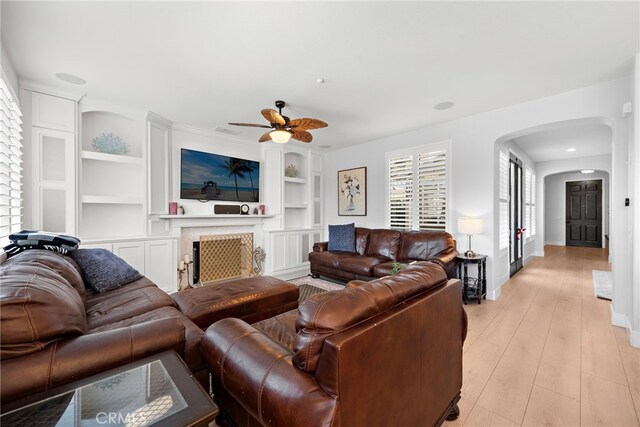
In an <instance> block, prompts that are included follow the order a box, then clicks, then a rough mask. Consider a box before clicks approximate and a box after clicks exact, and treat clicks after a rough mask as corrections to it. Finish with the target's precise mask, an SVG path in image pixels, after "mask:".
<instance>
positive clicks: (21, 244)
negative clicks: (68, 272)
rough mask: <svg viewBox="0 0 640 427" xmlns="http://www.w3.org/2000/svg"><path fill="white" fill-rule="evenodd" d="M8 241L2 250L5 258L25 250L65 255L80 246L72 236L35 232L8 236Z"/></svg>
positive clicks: (77, 240) (30, 231)
mask: <svg viewBox="0 0 640 427" xmlns="http://www.w3.org/2000/svg"><path fill="white" fill-rule="evenodd" d="M9 241H10V242H11V243H10V244H9V245H7V246H5V247H4V248H3V250H4V251H5V252H6V253H7V256H13V255H16V254H19V253H20V252H22V251H26V250H27V249H46V250H48V251H54V252H59V253H61V254H67V253H70V252H73V251H75V250H76V249H78V245H79V244H80V239H78V238H77V237H74V236H67V235H66V234H57V233H49V232H47V231H35V230H34V231H32V230H22V231H19V232H17V233H13V234H11V235H10V236H9Z"/></svg>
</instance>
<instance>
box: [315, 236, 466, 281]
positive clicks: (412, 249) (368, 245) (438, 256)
mask: <svg viewBox="0 0 640 427" xmlns="http://www.w3.org/2000/svg"><path fill="white" fill-rule="evenodd" d="M355 233H356V236H355V237H356V251H355V253H354V252H342V251H331V252H330V251H328V250H327V248H328V243H327V242H320V243H316V244H315V245H313V252H311V253H310V254H309V261H310V264H311V275H313V276H315V277H317V276H326V277H330V278H333V279H337V280H341V281H348V280H353V279H359V280H372V279H374V278H376V277H383V276H387V275H389V273H390V272H391V270H392V269H393V264H394V263H396V262H397V263H400V264H402V266H403V267H404V266H406V265H407V264H409V263H411V262H413V261H431V262H435V263H436V264H438V265H440V266H441V267H442V268H444V270H445V271H446V273H447V277H449V278H451V279H453V278H456V277H457V272H456V256H457V255H458V251H457V250H456V241H455V240H454V239H453V237H452V236H451V234H449V233H446V232H444V231H399V230H386V229H369V228H362V227H356V228H355Z"/></svg>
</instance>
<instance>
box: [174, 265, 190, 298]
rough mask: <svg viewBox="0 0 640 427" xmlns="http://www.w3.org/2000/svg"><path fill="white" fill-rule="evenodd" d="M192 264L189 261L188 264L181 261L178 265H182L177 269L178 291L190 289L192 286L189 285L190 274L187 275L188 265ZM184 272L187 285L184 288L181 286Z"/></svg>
mask: <svg viewBox="0 0 640 427" xmlns="http://www.w3.org/2000/svg"><path fill="white" fill-rule="evenodd" d="M190 264H193V261H189V262H185V261H181V262H180V265H184V267H183V268H180V267H178V269H177V270H178V290H179V291H183V290H185V289H189V288H192V287H193V286H192V285H191V283H190V282H191V281H190V280H189V277H190V274H189V265H190ZM185 272H186V273H187V285H186V286H184V287H183V286H182V277H183V276H184V274H185Z"/></svg>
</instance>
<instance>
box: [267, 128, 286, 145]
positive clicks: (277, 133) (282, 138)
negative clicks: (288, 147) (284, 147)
mask: <svg viewBox="0 0 640 427" xmlns="http://www.w3.org/2000/svg"><path fill="white" fill-rule="evenodd" d="M269 136H271V140H272V141H273V142H277V143H278V144H285V143H287V142H289V138H291V133H290V132H287V131H286V130H274V131H273V132H271V133H269Z"/></svg>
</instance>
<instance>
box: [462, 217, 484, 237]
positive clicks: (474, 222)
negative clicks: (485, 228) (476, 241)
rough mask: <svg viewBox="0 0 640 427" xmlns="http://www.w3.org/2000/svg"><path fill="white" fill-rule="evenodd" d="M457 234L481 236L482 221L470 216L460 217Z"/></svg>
mask: <svg viewBox="0 0 640 427" xmlns="http://www.w3.org/2000/svg"><path fill="white" fill-rule="evenodd" d="M458 233H460V234H468V235H470V236H471V235H475V234H481V233H482V219H480V218H476V217H471V216H462V217H460V218H458Z"/></svg>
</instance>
